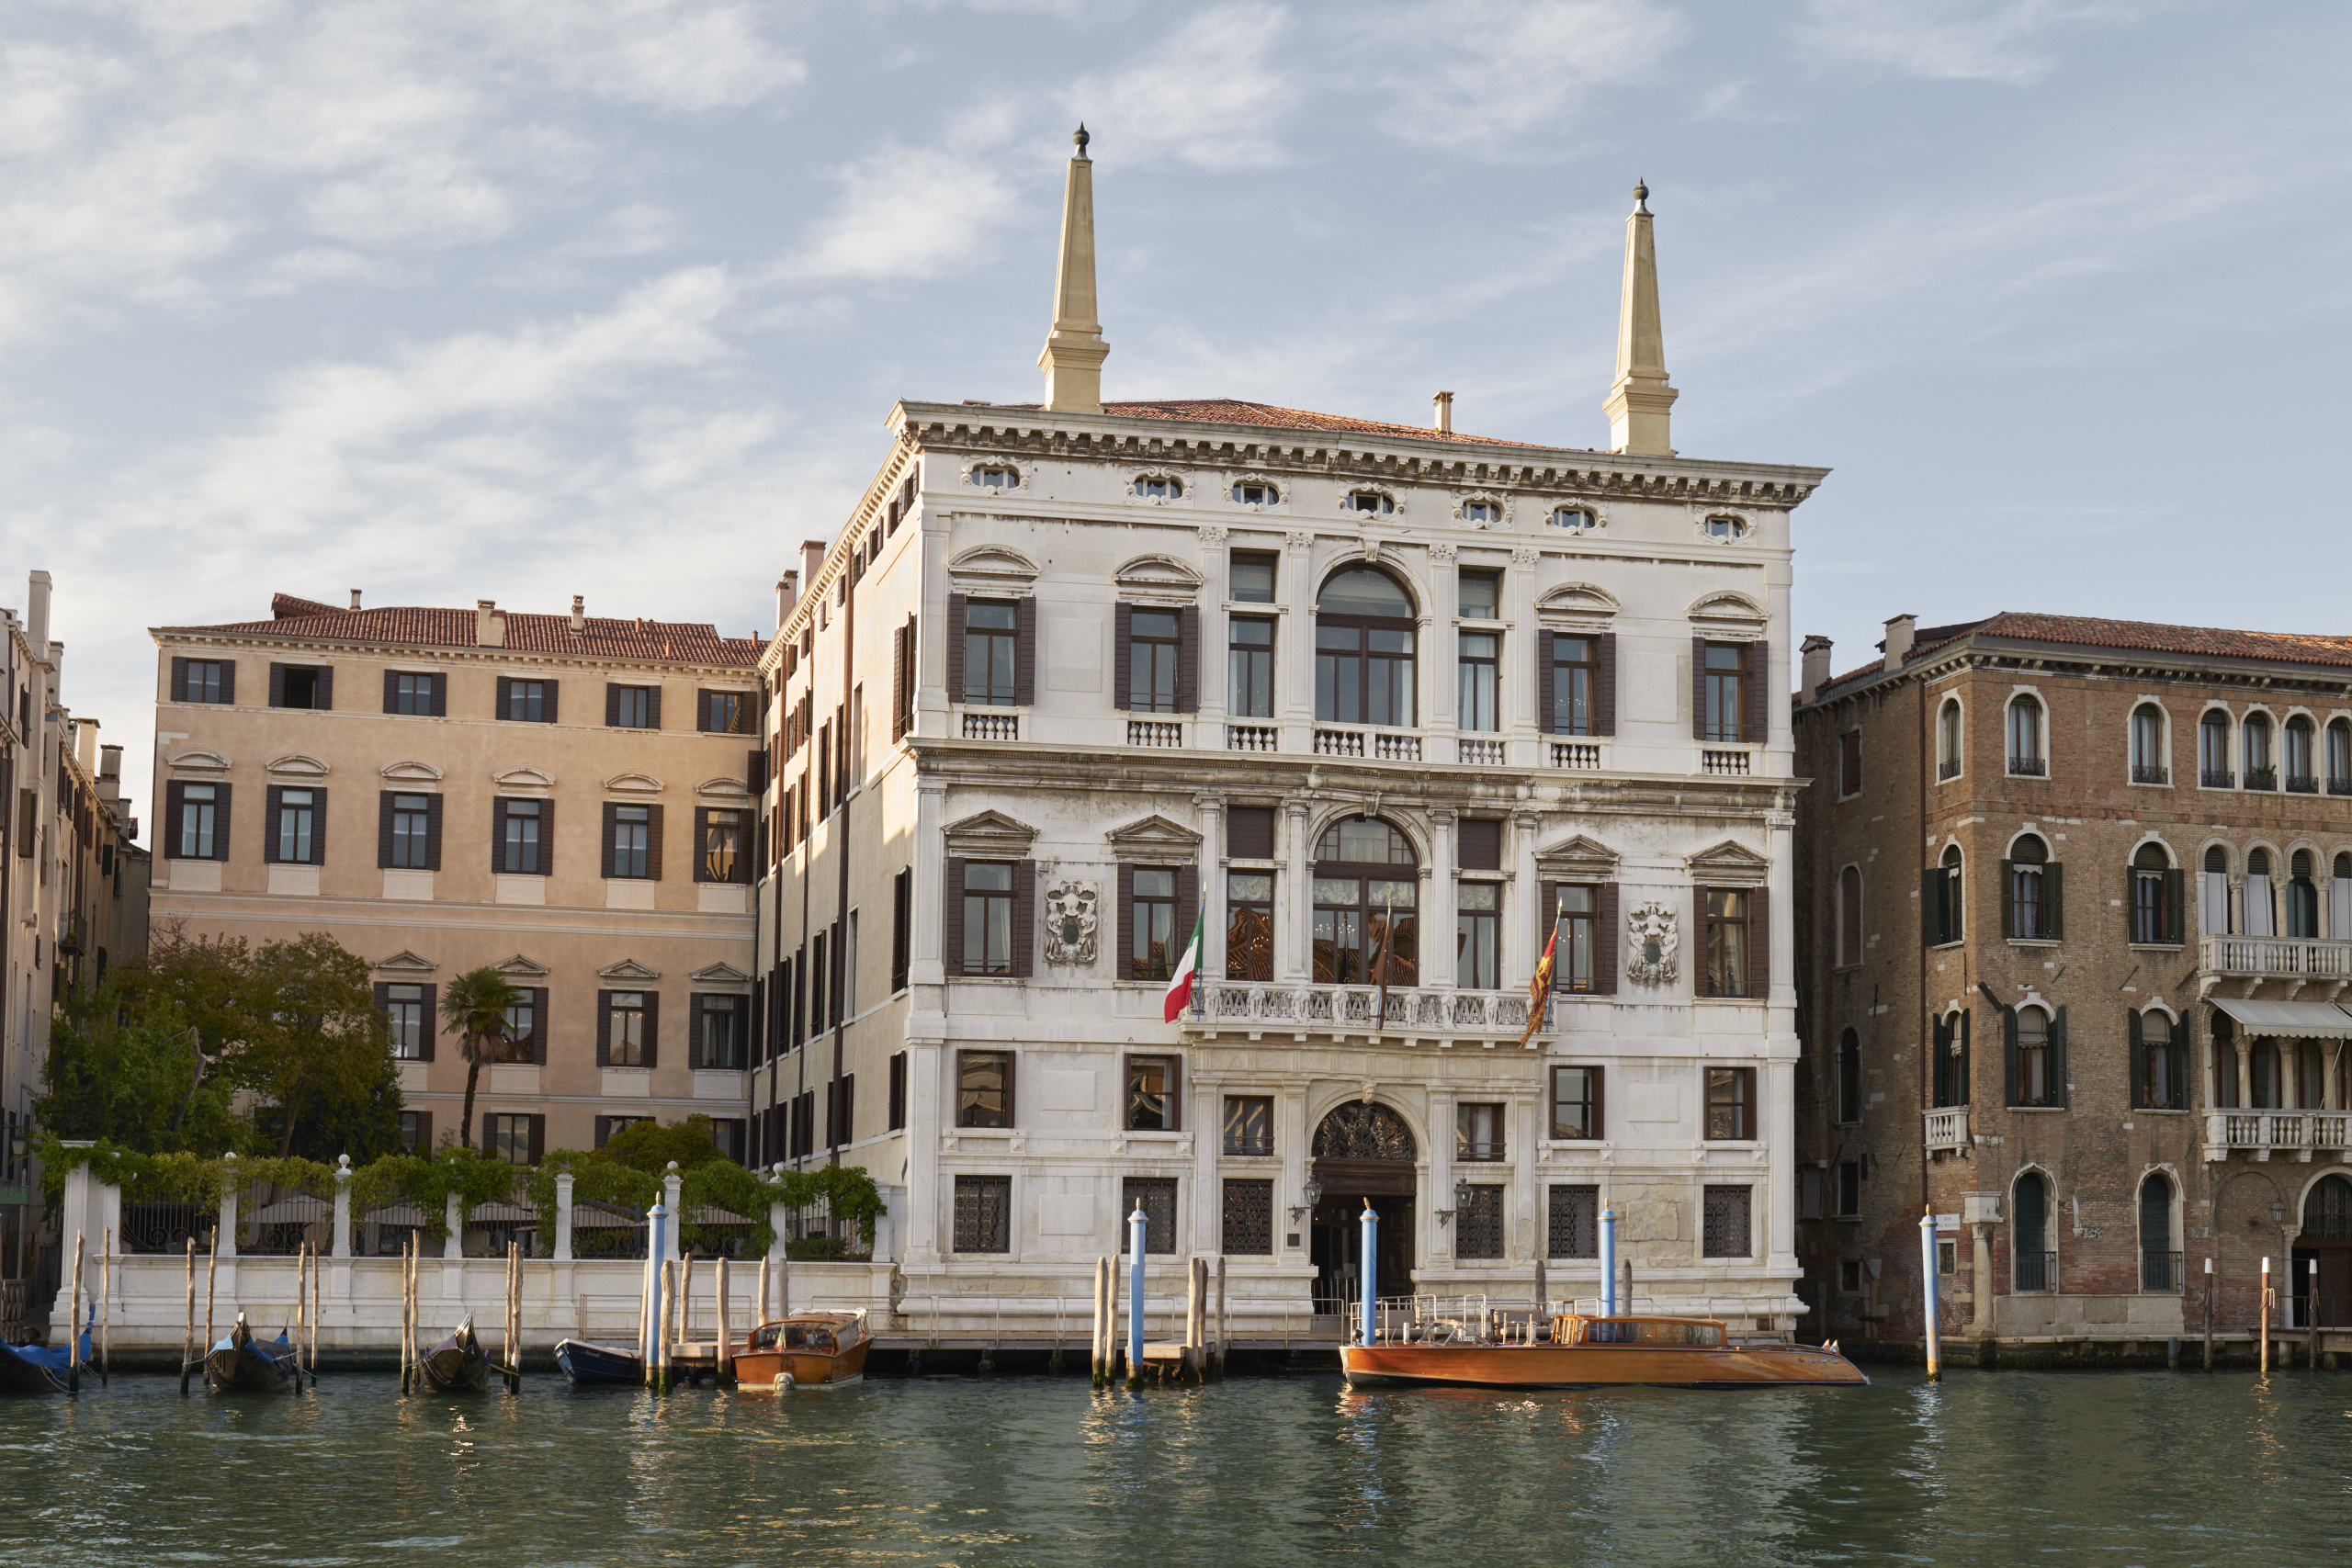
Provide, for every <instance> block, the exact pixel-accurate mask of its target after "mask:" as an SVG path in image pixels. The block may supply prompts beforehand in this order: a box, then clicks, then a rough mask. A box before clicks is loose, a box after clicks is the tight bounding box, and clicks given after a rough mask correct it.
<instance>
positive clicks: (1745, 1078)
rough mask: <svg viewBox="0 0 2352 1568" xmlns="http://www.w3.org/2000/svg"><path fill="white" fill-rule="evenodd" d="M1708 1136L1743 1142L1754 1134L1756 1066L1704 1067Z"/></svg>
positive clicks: (1711, 1138)
mask: <svg viewBox="0 0 2352 1568" xmlns="http://www.w3.org/2000/svg"><path fill="white" fill-rule="evenodd" d="M1707 1136H1708V1138H1709V1139H1710V1140H1713V1141H1717V1142H1721V1141H1725V1140H1729V1141H1732V1142H1742V1141H1745V1140H1747V1139H1751V1138H1753V1137H1755V1136H1756V1069H1755V1068H1754V1067H1709V1068H1708V1069H1707Z"/></svg>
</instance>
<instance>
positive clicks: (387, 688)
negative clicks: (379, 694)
mask: <svg viewBox="0 0 2352 1568" xmlns="http://www.w3.org/2000/svg"><path fill="white" fill-rule="evenodd" d="M384 711H385V712H386V713H398V712H400V711H401V672H400V671H397V670H387V671H384Z"/></svg>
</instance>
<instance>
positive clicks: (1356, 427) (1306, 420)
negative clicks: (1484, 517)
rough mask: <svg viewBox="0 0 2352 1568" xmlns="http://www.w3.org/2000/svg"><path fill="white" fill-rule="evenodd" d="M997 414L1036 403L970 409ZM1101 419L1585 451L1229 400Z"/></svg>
mask: <svg viewBox="0 0 2352 1568" xmlns="http://www.w3.org/2000/svg"><path fill="white" fill-rule="evenodd" d="M969 406H972V407H985V408H999V409H1035V408H1042V407H1043V406H1044V405H1043V404H1040V403H985V404H980V403H972V404H969ZM1103 412H1104V413H1115V414H1121V415H1125V417H1127V418H1130V419H1190V420H1199V421H1203V422H1204V423H1210V424H1259V425H1265V426H1268V427H1269V428H1272V429H1276V430H1320V431H1329V432H1330V433H1332V434H1342V435H1385V436H1390V437H1405V436H1409V437H1411V438H1412V439H1414V440H1417V441H1453V442H1459V443H1461V444H1463V445H1464V446H1524V447H1527V448H1528V449H1529V450H1531V451H1550V452H1556V451H1562V450H1577V451H1581V450H1588V448H1582V447H1577V448H1563V447H1561V446H1557V445H1556V444H1554V443H1549V442H1536V441H1504V440H1500V439H1498V438H1497V437H1495V436H1491V435H1465V434H1463V433H1462V432H1461V431H1458V430H1452V431H1447V430H1431V429H1429V428H1427V427H1426V426H1423V425H1417V424H1391V423H1387V422H1386V421H1385V420H1377V419H1351V418H1350V417H1348V416H1347V415H1345V414H1336V413H1314V412H1309V411H1307V410H1306V409H1286V408H1278V407H1276V406H1275V405H1274V404H1272V403H1245V402H1242V401H1240V400H1238V399H1235V398H1155V399H1148V400H1140V401H1136V402H1116V403H1104V404H1103Z"/></svg>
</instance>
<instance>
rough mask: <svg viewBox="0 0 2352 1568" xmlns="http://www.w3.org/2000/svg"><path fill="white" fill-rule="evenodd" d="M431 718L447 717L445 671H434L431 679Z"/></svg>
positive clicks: (447, 700) (447, 689) (446, 677)
mask: <svg viewBox="0 0 2352 1568" xmlns="http://www.w3.org/2000/svg"><path fill="white" fill-rule="evenodd" d="M433 716H434V717H435V718H447V717H448V716H449V677H448V674H447V671H435V674H434V677H433Z"/></svg>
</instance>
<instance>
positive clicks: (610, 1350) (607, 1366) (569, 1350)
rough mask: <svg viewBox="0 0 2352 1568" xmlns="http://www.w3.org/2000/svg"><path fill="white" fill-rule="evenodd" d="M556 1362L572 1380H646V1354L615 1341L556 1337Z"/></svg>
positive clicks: (593, 1381) (589, 1381)
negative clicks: (600, 1342)
mask: <svg viewBox="0 0 2352 1568" xmlns="http://www.w3.org/2000/svg"><path fill="white" fill-rule="evenodd" d="M555 1364H556V1365H557V1366H559V1367H561V1368H562V1369H563V1375H564V1376H565V1377H567V1378H569V1379H571V1381H572V1382H575V1383H581V1384H605V1383H628V1384H636V1383H641V1382H644V1381H645V1358H644V1357H643V1356H640V1355H639V1354H638V1353H637V1352H636V1351H635V1350H627V1349H623V1348H620V1347H619V1346H617V1345H592V1344H590V1343H589V1342H588V1341H587V1340H585V1339H563V1340H559V1341H557V1343H556V1348H555Z"/></svg>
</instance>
